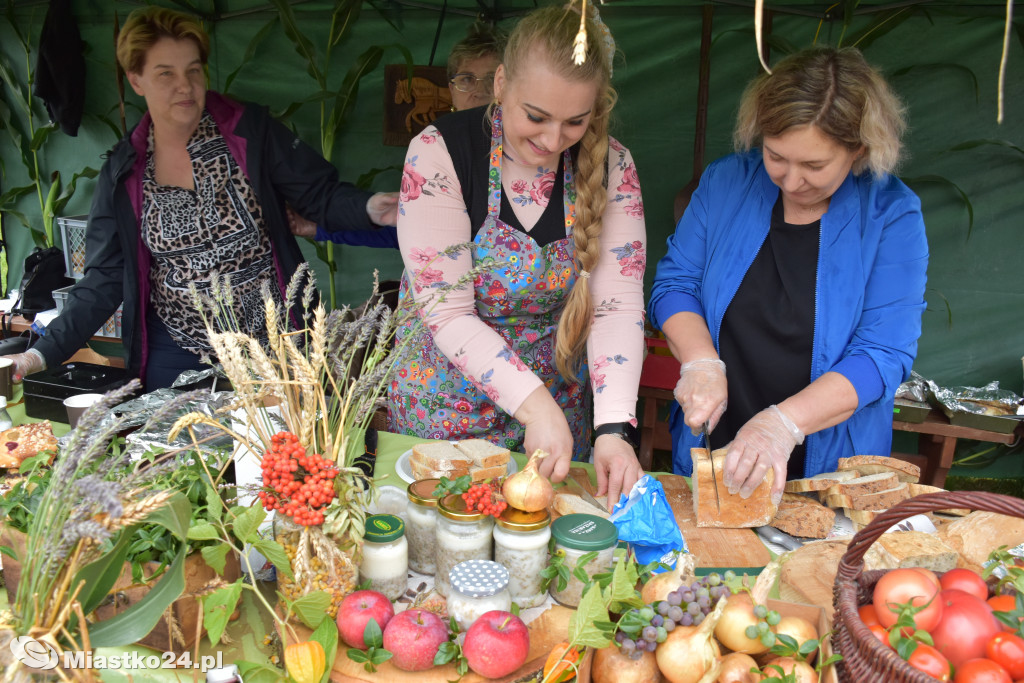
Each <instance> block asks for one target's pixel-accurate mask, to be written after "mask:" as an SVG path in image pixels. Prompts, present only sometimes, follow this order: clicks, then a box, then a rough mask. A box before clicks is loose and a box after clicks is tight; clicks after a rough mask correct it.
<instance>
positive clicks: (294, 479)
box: [256, 432, 338, 526]
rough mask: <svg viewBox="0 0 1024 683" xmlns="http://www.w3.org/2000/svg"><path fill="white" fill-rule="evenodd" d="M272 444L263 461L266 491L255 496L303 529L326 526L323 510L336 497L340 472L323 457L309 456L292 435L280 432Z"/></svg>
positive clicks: (269, 508) (268, 507)
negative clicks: (319, 525) (335, 487)
mask: <svg viewBox="0 0 1024 683" xmlns="http://www.w3.org/2000/svg"><path fill="white" fill-rule="evenodd" d="M270 441H271V446H270V449H269V450H267V452H266V453H264V454H263V459H262V460H261V461H260V469H262V470H263V486H264V487H265V490H263V491H260V492H259V493H258V494H256V495H257V496H258V497H259V499H260V500H261V501H263V507H264V508H265V509H267V510H277V511H278V512H280V513H281V514H283V515H285V516H287V517H291V518H292V520H293V521H294V522H295V523H296V524H300V525H302V526H315V525H317V524H323V523H324V513H323V508H324V506H325V505H327V504H328V503H330V502H331V501H332V500H334V498H335V496H336V494H335V492H334V478H335V477H336V476H338V469H337V468H336V467H335V466H334V463H332V462H331V461H330V460H327V459H326V458H324V457H322V456H320V455H306V449H305V448H304V447H303V446H302V444H300V443H299V439H298V437H296V436H295V435H294V434H292V433H291V432H278V433H277V434H275V435H274V436H273V437H271V440H270Z"/></svg>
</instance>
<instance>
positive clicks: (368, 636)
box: [363, 618, 384, 647]
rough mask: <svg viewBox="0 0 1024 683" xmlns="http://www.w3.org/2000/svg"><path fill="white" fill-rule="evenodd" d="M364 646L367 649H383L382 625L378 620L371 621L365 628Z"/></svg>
mask: <svg viewBox="0 0 1024 683" xmlns="http://www.w3.org/2000/svg"><path fill="white" fill-rule="evenodd" d="M363 644H364V645H366V646H367V647H381V646H382V645H384V639H383V637H382V634H381V630H380V624H378V623H377V620H376V619H372V618H371V619H370V620H369V621H367V622H366V626H365V627H364V628H363Z"/></svg>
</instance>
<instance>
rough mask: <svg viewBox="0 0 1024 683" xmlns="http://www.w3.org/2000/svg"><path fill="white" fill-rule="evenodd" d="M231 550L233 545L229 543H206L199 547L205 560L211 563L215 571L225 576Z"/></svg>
mask: <svg viewBox="0 0 1024 683" xmlns="http://www.w3.org/2000/svg"><path fill="white" fill-rule="evenodd" d="M229 550H231V547H230V546H228V544H227V543H218V544H217V545H204V546H203V547H202V548H200V549H199V553H200V554H201V555H202V556H203V561H204V562H206V564H208V565H210V568H211V569H213V571H215V572H217V573H218V574H220V575H222V576H223V574H224V567H226V566H227V560H228V551H229Z"/></svg>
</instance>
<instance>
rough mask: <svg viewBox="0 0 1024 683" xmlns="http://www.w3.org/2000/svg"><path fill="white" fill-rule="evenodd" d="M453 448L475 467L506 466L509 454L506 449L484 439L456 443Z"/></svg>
mask: <svg viewBox="0 0 1024 683" xmlns="http://www.w3.org/2000/svg"><path fill="white" fill-rule="evenodd" d="M455 448H457V449H458V450H459V451H461V452H462V453H463V454H465V456H466V457H468V458H469V459H470V460H472V462H473V464H474V465H476V466H477V467H496V466H498V465H507V464H508V460H509V458H510V457H511V455H512V454H511V453H510V452H509V450H508V449H507V448H502V447H500V446H495V445H494V444H492V443H491V442H490V441H485V440H484V439H467V440H466V441H459V442H456V444H455Z"/></svg>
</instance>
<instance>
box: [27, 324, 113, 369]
mask: <svg viewBox="0 0 1024 683" xmlns="http://www.w3.org/2000/svg"><path fill="white" fill-rule="evenodd" d="M31 327H32V323H30V322H29V321H28V320H26V319H25V318H24V317H23V316H20V315H16V316H14V317H13V318H11V332H13V333H16V334H21V333H22V332H25V331H26V330H28V329H29V328H31ZM89 341H90V342H103V343H108V344H121V338H120V337H105V336H102V335H94V336H93V337H92V338H91V339H90V340H89ZM104 359H105V360H104ZM71 361H78V362H83V363H96V364H98V365H110V366H111V367H115V368H123V367H124V358H122V357H120V356H108V355H105V354H101V353H98V352H97V351H94V350H93V349H91V348H89V347H88V346H86V347H85V348H82V349H79V350H78V351H76V352H75V355H73V356H72V357H71V358H69V359H68V362H71Z"/></svg>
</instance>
